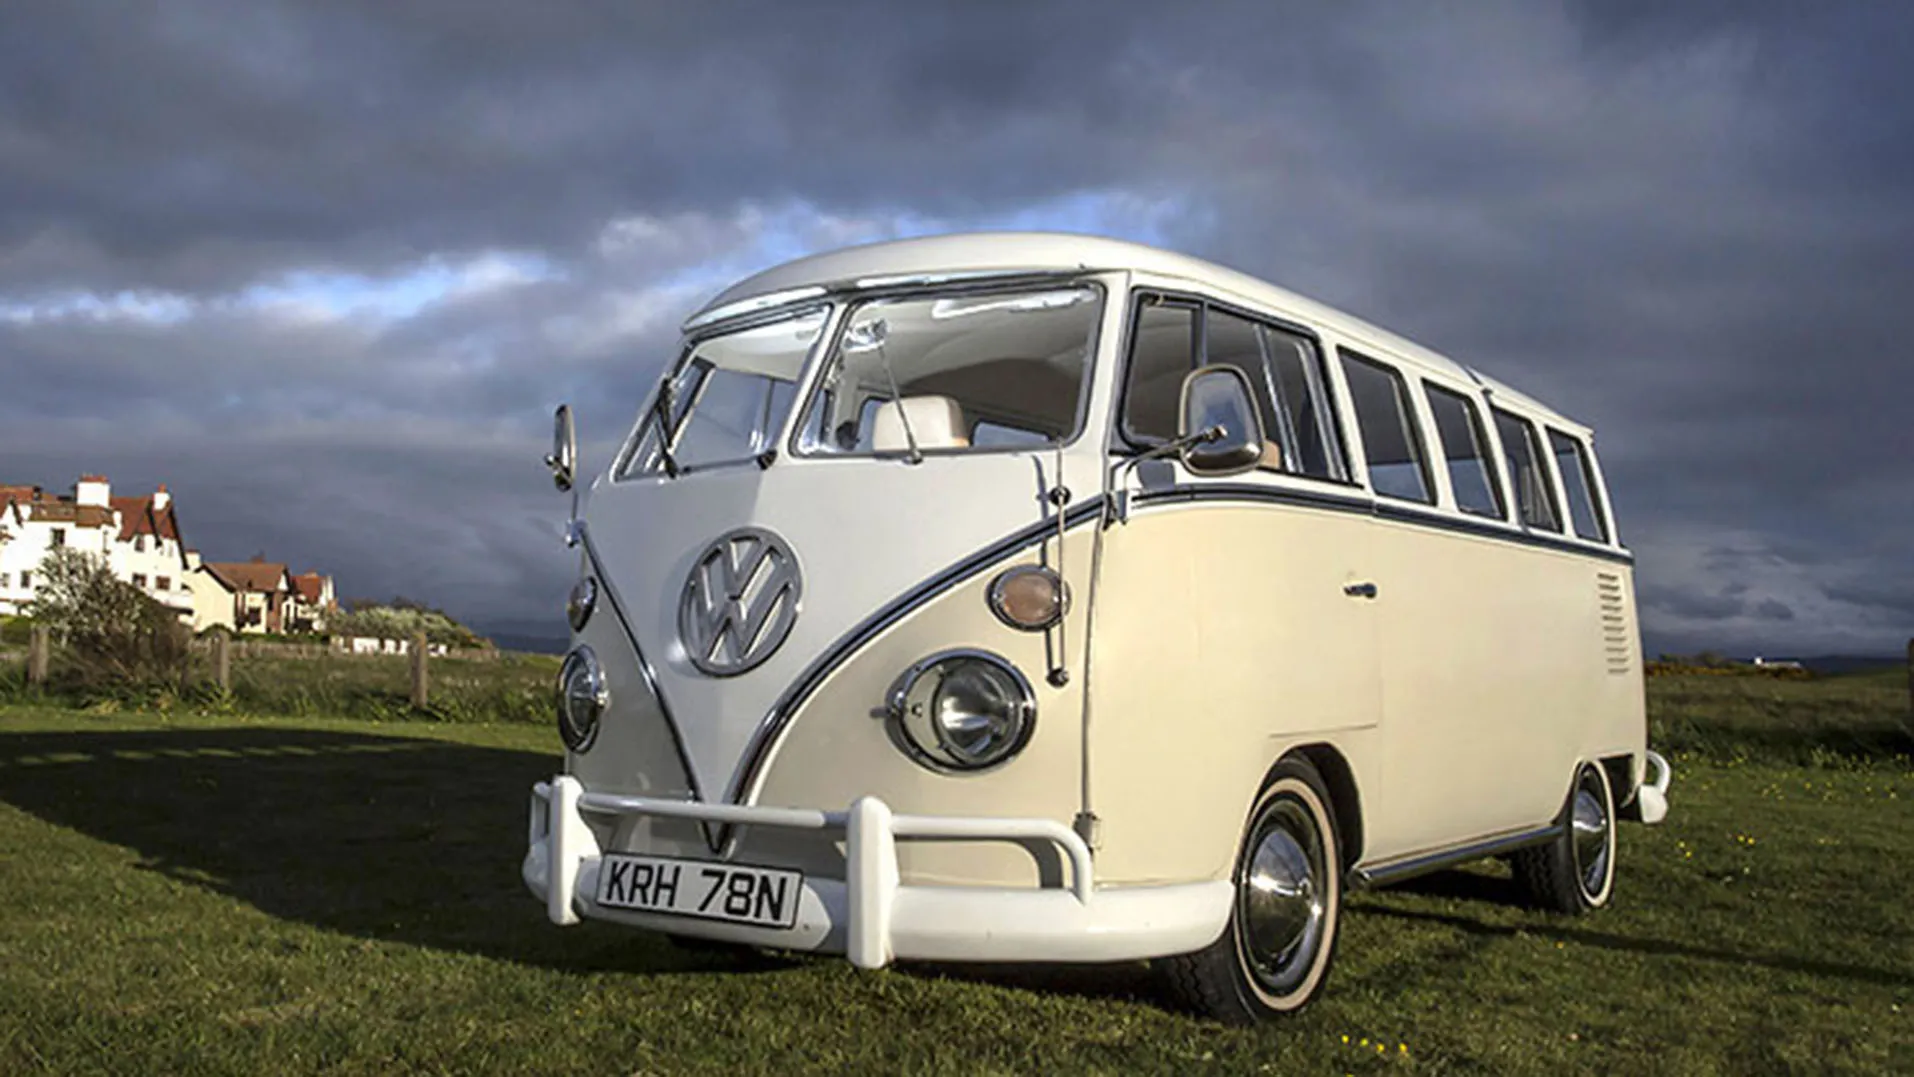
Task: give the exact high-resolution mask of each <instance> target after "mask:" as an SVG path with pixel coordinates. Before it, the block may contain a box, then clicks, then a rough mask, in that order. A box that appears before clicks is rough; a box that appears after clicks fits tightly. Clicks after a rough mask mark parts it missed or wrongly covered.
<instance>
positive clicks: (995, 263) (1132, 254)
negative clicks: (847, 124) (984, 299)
mask: <svg viewBox="0 0 1914 1077" xmlns="http://www.w3.org/2000/svg"><path fill="white" fill-rule="evenodd" d="M1060 270H1061V271H1083V272H1100V271H1112V270H1116V271H1121V270H1135V271H1139V272H1145V273H1151V274H1156V275H1159V276H1165V277H1176V278H1181V279H1184V280H1188V281H1190V282H1191V283H1193V284H1201V285H1204V286H1207V287H1208V288H1210V289H1213V290H1217V289H1220V290H1223V291H1227V292H1230V293H1233V294H1235V295H1237V296H1240V297H1242V298H1243V299H1245V300H1247V301H1250V302H1252V303H1254V304H1256V305H1257V306H1260V307H1264V308H1266V309H1268V310H1270V311H1272V312H1277V313H1284V314H1288V315H1291V316H1293V317H1295V318H1296V319H1298V320H1299V321H1305V322H1311V323H1314V324H1317V325H1320V326H1323V327H1324V328H1327V329H1330V330H1332V331H1334V332H1335V333H1336V334H1338V335H1339V336H1342V337H1345V338H1347V339H1349V340H1350V341H1351V342H1353V343H1357V344H1368V345H1370V346H1372V347H1376V348H1378V349H1381V350H1384V351H1387V352H1389V353H1390V355H1391V357H1394V358H1400V359H1405V360H1408V361H1410V362H1414V363H1418V364H1420V365H1422V366H1423V367H1425V368H1428V369H1431V370H1435V371H1440V372H1443V373H1446V374H1448V375H1450V376H1452V377H1458V378H1462V379H1465V380H1470V381H1475V382H1479V383H1481V384H1483V385H1484V386H1485V387H1488V388H1490V389H1491V391H1492V393H1493V395H1494V396H1496V397H1498V398H1500V399H1501V400H1503V401H1504V402H1509V403H1515V404H1517V405H1518V406H1522V407H1525V408H1526V409H1528V410H1532V411H1535V412H1539V413H1541V414H1542V415H1543V416H1544V417H1548V418H1554V419H1557V420H1561V421H1562V422H1563V423H1564V424H1565V425H1567V426H1570V427H1574V428H1576V429H1578V430H1580V431H1582V432H1586V427H1582V426H1581V425H1580V424H1578V423H1575V422H1573V421H1570V420H1567V418H1566V417H1565V416H1562V415H1561V414H1560V413H1558V412H1556V411H1555V410H1554V409H1552V408H1549V407H1546V406H1544V405H1542V404H1540V403H1538V402H1536V401H1534V400H1533V399H1531V398H1529V397H1527V396H1524V395H1522V394H1521V393H1519V392H1516V391H1514V390H1512V389H1510V388H1508V387H1507V386H1505V385H1502V384H1501V383H1500V382H1497V381H1495V380H1494V379H1491V378H1488V377H1486V376H1483V375H1480V374H1478V373H1476V372H1475V371H1474V370H1472V369H1470V368H1468V367H1465V366H1463V365H1462V364H1460V363H1457V362H1456V361H1454V360H1453V359H1450V358H1448V357H1447V356H1445V355H1442V354H1441V353H1439V352H1435V351H1431V350H1430V349H1428V348H1425V347H1423V346H1422V345H1420V344H1417V343H1415V342H1414V341H1412V340H1408V339H1407V338H1404V337H1401V336H1398V335H1397V334H1395V333H1391V332H1389V331H1388V330H1386V329H1382V328H1380V327H1378V326H1375V325H1371V324H1370V323H1368V322H1365V321H1363V320H1362V319H1360V318H1357V317H1355V316H1353V315H1351V314H1347V313H1345V312H1343V311H1340V310H1337V309H1335V308H1334V307H1331V306H1328V305H1327V304H1324V303H1319V302H1317V301H1315V300H1313V299H1309V298H1307V297H1306V296H1300V295H1297V294H1296V293H1294V292H1291V291H1288V290H1286V289H1283V288H1278V287H1277V286H1275V285H1273V284H1270V283H1269V282H1268V281H1265V280H1261V279H1259V278H1257V277H1252V276H1250V275H1249V274H1247V273H1242V272H1238V271H1237V270H1234V269H1229V268H1226V267H1224V266H1219V265H1217V264H1215V263H1213V262H1206V261H1204V260H1203V259H1201V258H1192V257H1190V256H1189V255H1185V254H1177V253H1175V252H1173V251H1166V250H1161V249H1158V248H1156V247H1148V246H1145V245H1143V244H1141V243H1129V242H1126V241H1123V240H1117V239H1105V238H1103V237H1100V236H1085V235H1074V234H1070V233H1064V232H964V233H956V234H952V235H941V236H926V237H922V238H918V239H899V240H890V241H887V242H882V243H869V244H864V245H862V246H857V247H845V248H842V249H839V250H834V251H827V252H825V253H823V254H814V255H810V256H808V257H805V258H798V259H795V260H793V261H789V262H785V263H784V264H782V265H778V266H773V267H771V268H770V269H767V270H764V271H763V272H761V273H757V274H755V275H753V276H750V277H747V278H745V279H744V280H742V281H739V282H738V283H736V284H734V285H732V286H731V287H729V288H727V289H725V290H724V291H723V292H721V293H719V294H718V295H717V296H716V297H714V298H713V299H712V300H711V301H710V302H708V303H706V304H705V305H704V307H703V308H702V309H700V310H699V311H698V312H697V313H696V314H694V315H692V316H691V318H690V319H688V320H687V321H686V323H685V324H686V327H687V328H690V327H691V326H693V325H698V324H708V323H709V322H711V321H713V320H715V318H714V317H713V316H714V315H718V314H720V313H722V314H724V315H729V314H732V313H741V312H743V311H745V310H748V309H752V308H762V307H765V306H770V305H775V304H778V303H780V302H781V301H784V300H787V299H788V300H797V299H800V298H802V297H804V296H805V295H806V294H810V295H816V294H819V293H821V292H825V291H843V290H850V289H856V288H861V287H871V286H875V285H878V284H883V283H889V282H898V283H904V282H908V281H910V280H911V279H913V278H927V277H937V278H948V277H964V276H984V275H998V274H1006V273H1046V272H1057V271H1060ZM727 308H735V309H727Z"/></svg>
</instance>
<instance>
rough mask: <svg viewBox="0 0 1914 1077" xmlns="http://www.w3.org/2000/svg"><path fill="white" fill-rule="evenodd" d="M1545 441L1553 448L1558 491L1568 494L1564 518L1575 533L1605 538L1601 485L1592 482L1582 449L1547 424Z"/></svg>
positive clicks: (1606, 537) (1590, 472)
mask: <svg viewBox="0 0 1914 1077" xmlns="http://www.w3.org/2000/svg"><path fill="white" fill-rule="evenodd" d="M1548 444H1549V448H1550V449H1553V450H1554V452H1555V470H1557V471H1560V472H1561V473H1562V493H1563V494H1565V495H1566V496H1567V497H1568V519H1569V523H1570V524H1573V525H1574V527H1575V533H1576V534H1577V535H1579V536H1581V537H1582V538H1585V539H1589V540H1591V541H1594V542H1607V541H1608V526H1607V525H1606V524H1605V523H1604V522H1603V520H1602V504H1601V487H1600V486H1599V485H1598V484H1597V483H1596V482H1595V472H1594V469H1593V468H1591V467H1589V466H1588V454H1587V453H1586V452H1584V451H1583V450H1582V443H1581V442H1579V441H1577V440H1575V439H1574V438H1572V437H1569V436H1568V435H1567V434H1564V433H1562V432H1561V431H1560V430H1556V429H1553V428H1551V429H1550V430H1549V432H1548Z"/></svg>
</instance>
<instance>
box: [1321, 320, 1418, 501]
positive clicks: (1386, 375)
mask: <svg viewBox="0 0 1914 1077" xmlns="http://www.w3.org/2000/svg"><path fill="white" fill-rule="evenodd" d="M1342 369H1343V377H1344V379H1345V380H1347V381H1348V382H1349V399H1350V400H1351V401H1352V402H1353V403H1354V404H1355V405H1356V426H1357V427H1358V428H1359V429H1360V430H1361V431H1362V453H1363V456H1364V457H1366V458H1367V459H1368V462H1369V484H1370V485H1371V486H1372V487H1374V488H1375V491H1376V493H1378V494H1381V495H1382V496H1384V497H1394V498H1400V499H1402V500H1404V501H1421V502H1425V503H1433V502H1434V501H1435V498H1434V497H1433V496H1432V495H1431V493H1430V486H1429V473H1428V469H1427V468H1426V467H1424V466H1423V462H1422V437H1421V435H1420V434H1419V433H1418V432H1417V430H1416V420H1415V413H1414V412H1412V411H1411V410H1410V408H1409V390H1408V387H1407V386H1406V385H1404V384H1403V382H1402V375H1401V374H1398V373H1396V372H1395V370H1394V369H1392V368H1390V367H1386V366H1383V365H1382V364H1381V363H1378V362H1376V361H1374V360H1372V359H1365V358H1363V357H1362V356H1360V355H1354V354H1351V353H1350V352H1343V353H1342Z"/></svg>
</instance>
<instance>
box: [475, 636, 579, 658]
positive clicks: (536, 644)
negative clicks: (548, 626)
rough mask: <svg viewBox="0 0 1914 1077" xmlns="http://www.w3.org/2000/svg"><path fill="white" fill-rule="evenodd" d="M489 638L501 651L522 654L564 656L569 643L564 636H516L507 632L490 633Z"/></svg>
mask: <svg viewBox="0 0 1914 1077" xmlns="http://www.w3.org/2000/svg"><path fill="white" fill-rule="evenodd" d="M489 638H490V639H491V641H492V643H493V644H495V645H496V646H497V647H498V649H499V650H501V651H518V652H520V653H522V654H564V653H565V645H566V644H567V643H569V642H570V641H569V640H567V639H566V638H565V637H564V636H518V635H513V634H511V633H509V632H492V633H489Z"/></svg>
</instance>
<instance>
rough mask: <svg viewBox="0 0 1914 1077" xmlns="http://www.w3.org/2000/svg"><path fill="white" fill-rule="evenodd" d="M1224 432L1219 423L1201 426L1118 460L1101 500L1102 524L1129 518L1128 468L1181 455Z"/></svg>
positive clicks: (1221, 435)
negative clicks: (1113, 476) (1112, 480)
mask: <svg viewBox="0 0 1914 1077" xmlns="http://www.w3.org/2000/svg"><path fill="white" fill-rule="evenodd" d="M1224 433H1225V431H1224V430H1223V428H1222V427H1221V426H1210V427H1205V428H1204V429H1202V430H1198V431H1196V432H1195V433H1193V434H1185V435H1183V436H1182V437H1180V438H1172V439H1171V440H1169V441H1166V442H1164V443H1163V444H1161V445H1158V446H1156V447H1155V448H1153V449H1145V450H1144V451H1142V452H1140V453H1137V454H1136V455H1135V456H1132V457H1130V458H1128V459H1127V460H1124V461H1123V462H1122V463H1121V464H1118V465H1117V467H1116V472H1117V474H1116V481H1114V482H1113V483H1111V484H1110V486H1111V489H1110V496H1109V498H1107V499H1106V500H1105V501H1104V506H1105V507H1104V513H1105V515H1104V521H1103V526H1105V527H1108V526H1110V524H1112V523H1120V524H1121V523H1129V522H1130V492H1129V490H1128V489H1127V487H1128V485H1129V479H1130V472H1132V471H1134V470H1136V468H1137V466H1138V465H1139V464H1143V463H1146V462H1148V461H1151V460H1161V459H1164V458H1165V457H1170V456H1181V455H1182V454H1183V453H1184V451H1185V450H1188V449H1191V448H1194V447H1196V446H1198V445H1208V444H1209V443H1210V442H1212V441H1221V440H1222V439H1223V436H1224Z"/></svg>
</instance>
